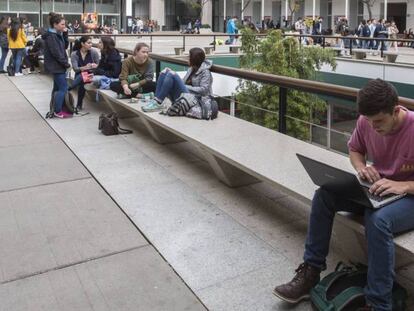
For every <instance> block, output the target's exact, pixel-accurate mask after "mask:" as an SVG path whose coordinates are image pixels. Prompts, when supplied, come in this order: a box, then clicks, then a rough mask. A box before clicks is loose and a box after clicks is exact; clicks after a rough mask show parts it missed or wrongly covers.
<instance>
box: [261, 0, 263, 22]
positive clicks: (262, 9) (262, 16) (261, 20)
mask: <svg viewBox="0 0 414 311" xmlns="http://www.w3.org/2000/svg"><path fill="white" fill-rule="evenodd" d="M263 20H264V0H262V14H261V21H262V22H263Z"/></svg>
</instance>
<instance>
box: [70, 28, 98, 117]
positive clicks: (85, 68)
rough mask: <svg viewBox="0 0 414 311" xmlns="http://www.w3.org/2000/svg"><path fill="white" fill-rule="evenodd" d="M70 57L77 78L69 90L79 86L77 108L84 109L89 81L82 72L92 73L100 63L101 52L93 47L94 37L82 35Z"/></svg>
mask: <svg viewBox="0 0 414 311" xmlns="http://www.w3.org/2000/svg"><path fill="white" fill-rule="evenodd" d="M70 58H71V61H72V68H73V71H75V79H74V80H73V82H72V85H71V86H70V88H69V90H74V89H76V88H78V101H77V104H76V109H77V110H82V107H83V99H84V97H85V93H86V90H85V83H87V81H85V80H84V76H82V73H87V74H90V75H92V73H93V72H94V70H95V69H96V68H97V67H98V63H99V53H98V51H97V50H96V49H95V48H93V47H92V38H91V37H90V36H82V37H80V39H78V40H76V41H75V45H74V46H73V52H72V54H71V57H70Z"/></svg>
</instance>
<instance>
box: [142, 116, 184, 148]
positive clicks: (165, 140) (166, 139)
mask: <svg viewBox="0 0 414 311" xmlns="http://www.w3.org/2000/svg"><path fill="white" fill-rule="evenodd" d="M141 120H142V122H143V123H144V125H145V128H146V129H147V130H148V132H149V133H150V134H151V136H152V138H153V139H154V140H155V141H156V142H158V143H160V144H175V143H180V142H183V141H185V140H184V139H182V138H181V137H179V136H177V135H174V134H173V133H171V132H169V131H167V130H165V129H163V128H162V127H160V126H159V125H157V124H155V123H153V122H150V121H148V120H147V119H146V118H145V117H143V118H141Z"/></svg>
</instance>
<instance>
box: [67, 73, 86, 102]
mask: <svg viewBox="0 0 414 311" xmlns="http://www.w3.org/2000/svg"><path fill="white" fill-rule="evenodd" d="M76 88H78V102H77V104H76V107H77V108H81V109H82V104H83V99H84V98H85V93H86V90H85V84H84V83H83V80H82V75H81V74H80V73H77V74H75V79H74V80H73V82H72V86H71V87H70V88H69V90H73V89H76Z"/></svg>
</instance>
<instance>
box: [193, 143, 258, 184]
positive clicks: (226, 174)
mask: <svg viewBox="0 0 414 311" xmlns="http://www.w3.org/2000/svg"><path fill="white" fill-rule="evenodd" d="M201 149H202V148H201ZM202 152H203V155H204V157H205V159H206V160H207V162H208V163H209V164H210V166H211V168H212V169H213V171H214V173H215V174H216V176H217V178H218V179H219V180H220V181H221V182H223V183H225V184H226V185H227V186H229V187H241V186H246V185H250V184H254V183H258V182H260V180H258V179H257V178H255V177H253V176H251V175H249V174H246V173H245V172H243V171H241V170H240V169H238V168H236V167H234V166H233V165H231V164H228V163H227V162H225V161H223V160H221V159H220V158H218V157H216V156H214V155H212V154H211V153H210V152H208V151H206V150H204V149H202Z"/></svg>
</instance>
